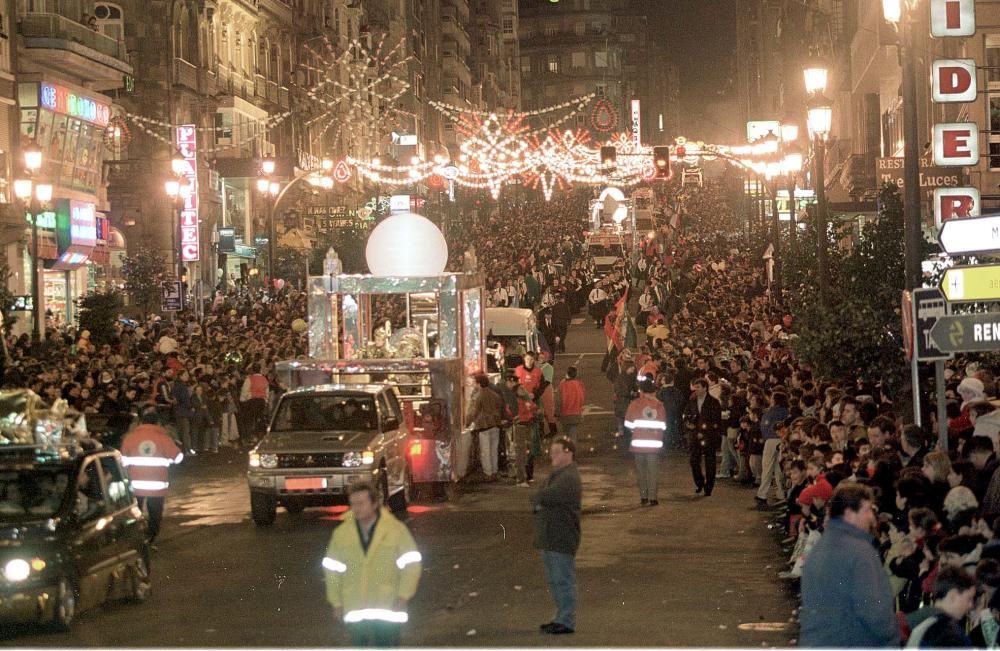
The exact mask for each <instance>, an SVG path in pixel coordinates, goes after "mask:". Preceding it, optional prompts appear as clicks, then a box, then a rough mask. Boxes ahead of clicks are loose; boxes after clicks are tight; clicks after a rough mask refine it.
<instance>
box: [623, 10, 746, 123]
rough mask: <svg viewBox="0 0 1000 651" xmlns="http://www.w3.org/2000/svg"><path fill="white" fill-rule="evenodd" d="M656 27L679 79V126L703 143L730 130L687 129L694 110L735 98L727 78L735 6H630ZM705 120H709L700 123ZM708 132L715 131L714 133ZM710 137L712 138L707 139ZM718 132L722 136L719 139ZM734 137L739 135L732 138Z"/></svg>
mask: <svg viewBox="0 0 1000 651" xmlns="http://www.w3.org/2000/svg"><path fill="white" fill-rule="evenodd" d="M633 2H635V3H637V5H638V6H640V7H642V8H643V10H645V11H646V13H647V14H648V15H649V16H650V19H651V20H655V21H656V22H655V23H654V24H659V26H660V33H662V34H663V35H664V36H665V37H666V38H667V40H668V43H669V46H668V47H669V52H670V54H671V56H672V57H674V61H675V62H676V64H677V66H678V68H679V69H680V76H681V103H682V105H683V106H684V113H685V116H684V118H685V119H684V123H685V124H686V125H689V126H690V127H692V128H695V129H696V130H697V131H698V132H701V133H700V134H691V135H702V136H706V137H708V136H709V135H710V134H711V135H717V136H719V137H724V134H725V133H728V132H729V131H730V130H731V129H729V128H727V127H722V126H721V125H715V124H714V123H711V124H708V123H706V124H692V120H694V119H696V118H699V119H700V118H701V117H703V116H700V115H699V114H700V113H701V111H699V110H698V108H699V107H700V106H701V105H703V104H706V103H711V102H718V101H720V100H724V99H727V98H732V97H733V96H734V95H735V88H734V87H733V85H732V81H733V80H732V72H733V70H734V67H735V49H736V21H735V16H736V0H633ZM705 119H708V118H705ZM713 127H718V129H715V128H713ZM713 131H715V132H716V133H714V134H712V132H713ZM720 131H721V133H720ZM733 135H737V136H738V135H739V134H733Z"/></svg>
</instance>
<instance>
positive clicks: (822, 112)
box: [806, 94, 833, 305]
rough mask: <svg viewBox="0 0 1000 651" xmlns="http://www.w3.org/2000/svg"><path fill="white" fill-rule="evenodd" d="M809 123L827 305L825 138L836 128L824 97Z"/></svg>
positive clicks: (812, 108)
mask: <svg viewBox="0 0 1000 651" xmlns="http://www.w3.org/2000/svg"><path fill="white" fill-rule="evenodd" d="M806 122H807V124H808V126H809V134H810V135H811V136H812V138H813V165H814V167H813V173H814V174H815V179H814V182H813V185H814V186H815V188H816V262H817V269H818V279H817V280H818V288H819V296H820V302H821V303H822V304H823V305H826V299H827V292H826V286H827V282H828V278H827V276H828V273H827V260H826V254H827V250H826V249H827V233H826V230H827V225H826V221H827V217H826V179H825V173H826V169H825V165H826V161H825V158H826V138H827V136H828V135H829V134H830V130H831V129H832V128H833V107H832V106H831V104H830V100H828V99H827V98H825V97H824V96H823V95H822V94H817V95H815V96H814V97H813V98H812V100H810V102H809V109H808V112H807V117H806Z"/></svg>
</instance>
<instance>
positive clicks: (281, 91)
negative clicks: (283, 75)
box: [278, 86, 289, 109]
mask: <svg viewBox="0 0 1000 651" xmlns="http://www.w3.org/2000/svg"><path fill="white" fill-rule="evenodd" d="M288 105H289V97H288V89H287V88H285V87H284V86H281V87H279V88H278V106H280V107H281V108H283V109H286V108H288Z"/></svg>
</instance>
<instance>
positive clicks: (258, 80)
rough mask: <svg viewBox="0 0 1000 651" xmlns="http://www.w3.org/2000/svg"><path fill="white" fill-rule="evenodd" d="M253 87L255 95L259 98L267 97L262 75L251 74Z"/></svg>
mask: <svg viewBox="0 0 1000 651" xmlns="http://www.w3.org/2000/svg"><path fill="white" fill-rule="evenodd" d="M253 87H254V93H255V94H256V95H257V97H260V98H261V99H264V98H265V97H267V84H266V83H265V79H264V75H261V74H255V75H254V76H253Z"/></svg>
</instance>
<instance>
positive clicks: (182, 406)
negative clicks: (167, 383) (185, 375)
mask: <svg viewBox="0 0 1000 651" xmlns="http://www.w3.org/2000/svg"><path fill="white" fill-rule="evenodd" d="M172 388H173V395H174V401H175V402H174V418H191V417H192V416H193V415H194V408H193V405H192V404H191V388H190V387H189V386H188V385H186V384H184V383H183V382H181V381H180V380H174V385H173V387H172Z"/></svg>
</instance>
